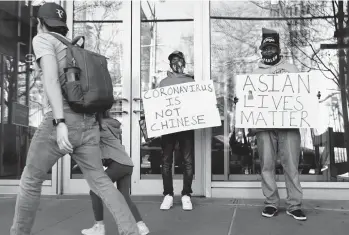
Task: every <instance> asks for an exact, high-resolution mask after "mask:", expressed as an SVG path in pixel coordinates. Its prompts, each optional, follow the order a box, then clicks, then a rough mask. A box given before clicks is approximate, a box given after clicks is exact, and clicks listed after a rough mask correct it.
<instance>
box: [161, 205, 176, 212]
mask: <svg viewBox="0 0 349 235" xmlns="http://www.w3.org/2000/svg"><path fill="white" fill-rule="evenodd" d="M172 207H173V204H172V205H170V207H169V208H161V207H160V210H162V211H167V210H169V209H171V208H172Z"/></svg>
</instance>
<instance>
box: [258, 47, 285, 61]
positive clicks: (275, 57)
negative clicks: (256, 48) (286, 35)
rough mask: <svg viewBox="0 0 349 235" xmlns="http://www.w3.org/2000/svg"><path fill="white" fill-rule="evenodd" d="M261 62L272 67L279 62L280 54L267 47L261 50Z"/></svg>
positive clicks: (274, 49)
mask: <svg viewBox="0 0 349 235" xmlns="http://www.w3.org/2000/svg"><path fill="white" fill-rule="evenodd" d="M261 54H262V60H263V63H264V64H267V65H274V64H277V63H278V62H279V61H280V58H281V57H280V54H279V52H278V49H277V48H275V47H267V48H265V49H264V50H262V53H261Z"/></svg>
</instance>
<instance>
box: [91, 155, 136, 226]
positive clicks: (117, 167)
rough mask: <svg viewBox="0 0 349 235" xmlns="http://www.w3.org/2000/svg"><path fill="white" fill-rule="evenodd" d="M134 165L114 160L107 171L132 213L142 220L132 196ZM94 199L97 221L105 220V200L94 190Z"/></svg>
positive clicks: (92, 197)
mask: <svg viewBox="0 0 349 235" xmlns="http://www.w3.org/2000/svg"><path fill="white" fill-rule="evenodd" d="M132 171H133V167H132V166H126V165H122V164H119V163H117V162H115V161H112V162H111V164H110V165H109V166H108V168H107V169H106V170H105V173H106V174H107V175H108V176H109V178H110V179H111V180H112V182H113V183H114V182H116V183H117V186H118V190H119V191H120V192H121V194H122V195H123V196H124V198H125V200H126V202H127V204H128V206H129V208H130V210H131V212H132V215H133V216H134V218H135V220H136V221H137V222H139V221H142V217H141V215H140V213H139V211H138V209H137V207H136V205H135V204H134V203H133V201H132V200H131V198H130V186H131V175H132ZM90 195H91V199H92V208H93V213H94V216H95V220H96V221H102V220H103V202H102V200H101V198H100V197H98V196H97V195H96V194H95V193H94V192H93V191H90Z"/></svg>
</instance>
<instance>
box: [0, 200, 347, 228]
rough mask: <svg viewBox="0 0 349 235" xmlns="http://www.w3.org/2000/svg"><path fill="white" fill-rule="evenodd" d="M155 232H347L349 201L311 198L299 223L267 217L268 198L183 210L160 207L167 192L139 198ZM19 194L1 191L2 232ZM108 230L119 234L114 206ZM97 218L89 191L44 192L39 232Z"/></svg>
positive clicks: (201, 203) (199, 202) (199, 204)
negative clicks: (77, 193)
mask: <svg viewBox="0 0 349 235" xmlns="http://www.w3.org/2000/svg"><path fill="white" fill-rule="evenodd" d="M133 199H134V201H135V202H136V204H137V206H138V207H139V210H140V212H141V214H142V216H143V219H144V221H145V222H146V223H147V225H148V226H149V228H150V229H151V231H152V233H151V235H165V234H166V235H253V234H258V235H291V234H292V235H293V234H297V235H313V234H314V235H315V234H316V235H329V234H331V235H344V234H347V233H348V231H349V216H348V214H349V202H348V201H322V202H320V201H305V202H304V208H305V211H306V214H307V216H308V220H307V221H305V222H299V221H296V220H294V219H293V218H292V217H290V216H288V215H286V214H285V209H284V208H280V212H279V215H278V216H276V217H274V218H271V219H267V218H263V217H262V216H261V210H262V208H263V201H262V200H244V199H233V200H232V199H209V198H193V204H194V210H193V211H190V212H185V211H182V209H181V204H180V198H179V197H176V198H175V205H174V208H172V209H171V210H169V211H160V210H159V206H160V201H161V197H152V196H146V197H138V196H137V197H133ZM14 205H15V198H14V197H13V196H6V195H3V196H1V195H0V235H8V234H9V232H8V231H9V228H10V226H11V222H12V218H13V213H14ZM105 214H106V219H105V222H106V227H107V235H115V234H118V233H117V232H115V231H116V225H115V224H114V222H113V219H112V217H111V215H110V214H109V212H108V211H106V212H105ZM92 223H93V216H92V209H91V203H90V200H89V197H88V196H58V197H57V196H55V197H42V199H41V204H40V208H39V211H38V213H37V219H36V223H35V226H34V229H33V234H35V235H79V234H81V233H80V231H81V229H83V228H88V227H90V226H91V225H92Z"/></svg>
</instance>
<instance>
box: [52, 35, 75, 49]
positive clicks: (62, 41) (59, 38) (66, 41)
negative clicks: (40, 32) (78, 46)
mask: <svg viewBox="0 0 349 235" xmlns="http://www.w3.org/2000/svg"><path fill="white" fill-rule="evenodd" d="M48 34H50V35H51V36H53V37H55V38H56V39H57V40H59V41H60V42H61V43H63V44H64V45H66V46H67V47H71V46H73V44H72V43H71V42H69V41H68V40H67V39H66V38H65V37H63V36H60V35H58V34H56V33H52V32H48Z"/></svg>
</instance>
